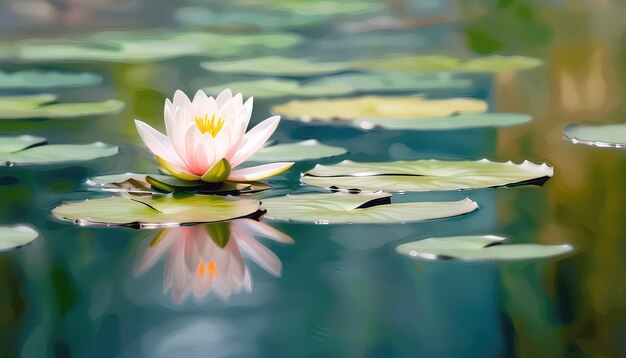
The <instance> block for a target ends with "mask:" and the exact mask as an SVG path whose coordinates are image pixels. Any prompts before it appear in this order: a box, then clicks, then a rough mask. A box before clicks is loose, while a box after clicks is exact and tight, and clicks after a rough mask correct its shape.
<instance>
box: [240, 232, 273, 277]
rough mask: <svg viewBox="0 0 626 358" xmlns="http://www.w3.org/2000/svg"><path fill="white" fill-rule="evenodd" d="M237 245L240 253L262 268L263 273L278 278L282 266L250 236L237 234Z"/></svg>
mask: <svg viewBox="0 0 626 358" xmlns="http://www.w3.org/2000/svg"><path fill="white" fill-rule="evenodd" d="M237 244H238V245H239V248H240V249H241V251H242V252H243V253H244V254H245V255H246V256H247V257H249V258H250V259H251V260H252V261H254V262H255V263H256V264H257V265H259V266H260V267H262V268H263V269H264V270H265V271H267V272H269V273H271V274H272V275H274V276H280V275H281V272H282V264H281V262H280V259H279V258H278V256H276V254H275V253H273V252H272V251H271V250H270V249H268V248H267V247H265V246H263V245H261V244H260V243H259V242H258V241H256V240H255V239H254V238H252V236H249V235H246V234H244V233H237Z"/></svg>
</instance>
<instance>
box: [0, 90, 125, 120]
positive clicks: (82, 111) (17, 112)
mask: <svg viewBox="0 0 626 358" xmlns="http://www.w3.org/2000/svg"><path fill="white" fill-rule="evenodd" d="M55 100H56V96H55V95H51V94H37V95H25V96H4V97H2V96H0V119H26V118H72V117H84V116H93V115H101V114H112V113H118V112H119V111H121V110H122V108H124V102H122V101H118V100H114V99H111V100H107V101H104V102H84V103H55V102H54V101H55Z"/></svg>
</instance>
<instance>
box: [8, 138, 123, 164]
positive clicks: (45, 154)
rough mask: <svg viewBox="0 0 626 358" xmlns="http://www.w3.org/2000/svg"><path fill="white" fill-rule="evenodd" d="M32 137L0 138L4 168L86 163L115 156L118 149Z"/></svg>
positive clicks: (103, 144) (109, 146)
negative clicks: (49, 142) (52, 142)
mask: <svg viewBox="0 0 626 358" xmlns="http://www.w3.org/2000/svg"><path fill="white" fill-rule="evenodd" d="M45 141H46V140H45V139H44V138H39V137H32V136H18V137H0V163H4V165H5V166H8V167H12V166H23V165H35V164H55V163H62V162H73V161H86V160H93V159H97V158H103V157H109V156H112V155H115V154H117V151H118V148H117V147H116V146H112V145H109V144H105V143H102V142H95V143H91V144H48V145H41V144H43V143H45Z"/></svg>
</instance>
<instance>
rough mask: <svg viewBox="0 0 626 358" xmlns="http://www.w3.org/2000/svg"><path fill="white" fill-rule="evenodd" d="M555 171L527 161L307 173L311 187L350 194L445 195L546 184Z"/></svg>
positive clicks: (365, 166)
mask: <svg viewBox="0 0 626 358" xmlns="http://www.w3.org/2000/svg"><path fill="white" fill-rule="evenodd" d="M553 173H554V169H553V168H551V167H549V166H547V165H546V164H541V165H539V164H534V163H531V162H529V161H524V162H523V163H522V164H514V163H512V162H506V163H498V162H491V161H488V160H487V159H482V160H479V161H441V160H417V161H398V162H386V163H357V162H353V161H349V160H346V161H343V162H341V163H338V164H333V165H321V164H318V165H316V166H315V167H314V168H313V169H312V170H310V171H308V172H306V173H304V175H303V176H302V179H301V180H302V182H303V183H305V184H308V185H313V186H318V187H323V188H330V189H336V190H348V191H359V190H361V191H377V190H386V191H442V190H469V189H479V188H494V187H502V186H516V185H524V184H543V183H544V182H545V181H546V180H548V179H549V178H550V177H552V175H553Z"/></svg>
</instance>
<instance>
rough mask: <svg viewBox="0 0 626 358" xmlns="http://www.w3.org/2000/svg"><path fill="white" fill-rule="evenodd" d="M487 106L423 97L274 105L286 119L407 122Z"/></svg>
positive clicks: (474, 100)
mask: <svg viewBox="0 0 626 358" xmlns="http://www.w3.org/2000/svg"><path fill="white" fill-rule="evenodd" d="M486 110H487V103H486V102H485V101H481V100H478V99H469V98H452V99H425V98H423V97H416V96H406V97H377V96H365V97H358V98H347V99H320V100H308V101H301V100H294V101H290V102H287V103H285V104H282V105H278V106H275V107H274V108H273V111H274V112H276V113H277V114H281V115H283V116H285V118H288V119H291V118H297V119H300V120H302V121H310V120H316V121H321V122H328V121H333V120H337V119H341V120H362V119H370V118H385V119H405V118H412V119H417V118H432V117H441V116H449V115H452V114H454V113H462V112H484V111H486Z"/></svg>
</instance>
